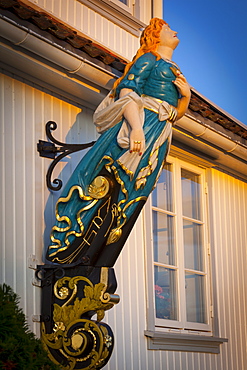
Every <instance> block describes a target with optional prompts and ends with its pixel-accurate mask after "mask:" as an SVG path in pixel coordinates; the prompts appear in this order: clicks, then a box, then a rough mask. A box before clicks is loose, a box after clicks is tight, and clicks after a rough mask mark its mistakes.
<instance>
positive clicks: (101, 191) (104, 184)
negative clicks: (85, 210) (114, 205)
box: [88, 176, 110, 199]
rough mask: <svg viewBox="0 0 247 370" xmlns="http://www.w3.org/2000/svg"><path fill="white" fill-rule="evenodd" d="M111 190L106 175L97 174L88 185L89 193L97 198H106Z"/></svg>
mask: <svg viewBox="0 0 247 370" xmlns="http://www.w3.org/2000/svg"><path fill="white" fill-rule="evenodd" d="M109 190H110V182H109V180H108V179H107V178H106V177H104V176H97V177H95V179H94V180H93V182H92V183H91V184H90V185H89V187H88V194H89V195H90V196H91V197H92V198H95V199H101V198H104V197H105V196H106V195H107V194H108V192H109Z"/></svg>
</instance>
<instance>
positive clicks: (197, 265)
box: [183, 220, 204, 271]
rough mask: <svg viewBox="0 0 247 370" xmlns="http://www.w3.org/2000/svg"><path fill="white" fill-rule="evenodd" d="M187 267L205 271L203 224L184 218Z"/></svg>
mask: <svg viewBox="0 0 247 370" xmlns="http://www.w3.org/2000/svg"><path fill="white" fill-rule="evenodd" d="M183 232H184V261H185V268H188V269H193V270H199V271H203V270H204V269H203V257H202V251H203V246H202V237H201V234H202V225H198V224H196V223H195V222H191V221H187V220H183Z"/></svg>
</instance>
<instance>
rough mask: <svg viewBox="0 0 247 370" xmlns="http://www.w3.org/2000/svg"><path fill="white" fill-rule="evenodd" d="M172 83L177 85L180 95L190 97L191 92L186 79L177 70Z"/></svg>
mask: <svg viewBox="0 0 247 370" xmlns="http://www.w3.org/2000/svg"><path fill="white" fill-rule="evenodd" d="M173 83H174V85H176V86H177V88H178V90H179V92H180V94H181V95H182V97H187V98H189V99H190V95H191V92H190V86H189V84H188V82H187V80H186V78H185V77H184V75H183V74H182V73H181V72H179V71H177V77H176V80H175V81H174V82H173Z"/></svg>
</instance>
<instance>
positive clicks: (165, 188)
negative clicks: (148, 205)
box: [152, 164, 173, 212]
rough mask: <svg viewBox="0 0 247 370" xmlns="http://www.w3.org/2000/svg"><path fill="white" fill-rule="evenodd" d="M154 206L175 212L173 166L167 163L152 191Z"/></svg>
mask: <svg viewBox="0 0 247 370" xmlns="http://www.w3.org/2000/svg"><path fill="white" fill-rule="evenodd" d="M152 201H153V206H154V207H158V208H161V209H163V210H166V211H170V212H173V194H172V166H171V165H170V164H166V165H165V167H164V169H163V171H162V172H161V175H160V178H159V180H158V182H157V185H156V188H155V189H154V191H153V193H152Z"/></svg>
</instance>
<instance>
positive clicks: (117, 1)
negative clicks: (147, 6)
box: [109, 0, 138, 16]
mask: <svg viewBox="0 0 247 370" xmlns="http://www.w3.org/2000/svg"><path fill="white" fill-rule="evenodd" d="M109 1H110V2H112V3H114V4H116V5H117V6H119V7H120V8H122V9H124V10H126V11H127V12H129V13H130V14H132V15H133V16H135V14H134V6H135V2H136V1H135V0H127V4H124V3H123V2H122V1H121V0H109ZM137 1H138V0H137Z"/></svg>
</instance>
